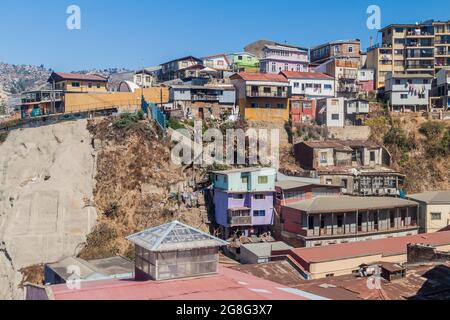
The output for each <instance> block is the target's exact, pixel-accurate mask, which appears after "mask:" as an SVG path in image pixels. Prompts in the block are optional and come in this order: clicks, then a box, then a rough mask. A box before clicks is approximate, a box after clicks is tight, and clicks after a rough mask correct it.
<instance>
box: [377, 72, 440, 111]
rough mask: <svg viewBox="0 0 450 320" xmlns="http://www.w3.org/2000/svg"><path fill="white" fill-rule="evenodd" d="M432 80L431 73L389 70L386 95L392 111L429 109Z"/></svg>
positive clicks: (386, 80)
mask: <svg viewBox="0 0 450 320" xmlns="http://www.w3.org/2000/svg"><path fill="white" fill-rule="evenodd" d="M432 81H433V76H432V75H430V74H400V73H394V74H392V73H391V72H388V73H387V74H386V79H385V97H386V98H387V101H388V105H389V107H390V109H391V111H403V112H404V111H413V112H416V111H428V106H429V92H430V90H431V85H432Z"/></svg>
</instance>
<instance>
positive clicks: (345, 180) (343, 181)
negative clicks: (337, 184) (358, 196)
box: [341, 179, 348, 189]
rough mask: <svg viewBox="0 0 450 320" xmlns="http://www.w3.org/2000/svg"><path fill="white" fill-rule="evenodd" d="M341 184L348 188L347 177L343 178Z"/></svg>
mask: <svg viewBox="0 0 450 320" xmlns="http://www.w3.org/2000/svg"><path fill="white" fill-rule="evenodd" d="M341 186H342V188H344V189H347V186H348V180H347V179H342V181H341Z"/></svg>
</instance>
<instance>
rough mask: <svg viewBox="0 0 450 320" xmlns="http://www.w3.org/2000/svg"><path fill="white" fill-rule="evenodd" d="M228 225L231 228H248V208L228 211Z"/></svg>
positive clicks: (249, 219) (250, 221) (249, 212)
mask: <svg viewBox="0 0 450 320" xmlns="http://www.w3.org/2000/svg"><path fill="white" fill-rule="evenodd" d="M228 224H229V225H230V226H231V227H239V226H249V225H251V224H252V216H251V209H250V208H234V209H229V210H228Z"/></svg>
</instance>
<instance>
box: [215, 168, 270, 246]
mask: <svg viewBox="0 0 450 320" xmlns="http://www.w3.org/2000/svg"><path fill="white" fill-rule="evenodd" d="M275 176H276V170H275V169H271V168H244V169H234V170H228V171H214V172H212V173H211V180H212V183H213V186H214V205H215V218H216V223H217V224H218V225H219V226H220V227H221V229H222V235H223V236H224V238H225V239H228V238H229V237H232V236H233V235H235V234H236V233H237V234H241V235H245V236H251V235H260V234H262V233H264V232H267V231H269V230H270V227H271V226H272V225H273V220H274V194H275Z"/></svg>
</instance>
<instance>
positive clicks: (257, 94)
mask: <svg viewBox="0 0 450 320" xmlns="http://www.w3.org/2000/svg"><path fill="white" fill-rule="evenodd" d="M247 97H249V98H284V99H286V98H287V97H288V93H287V91H271V92H265V91H261V90H259V91H254V90H247Z"/></svg>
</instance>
